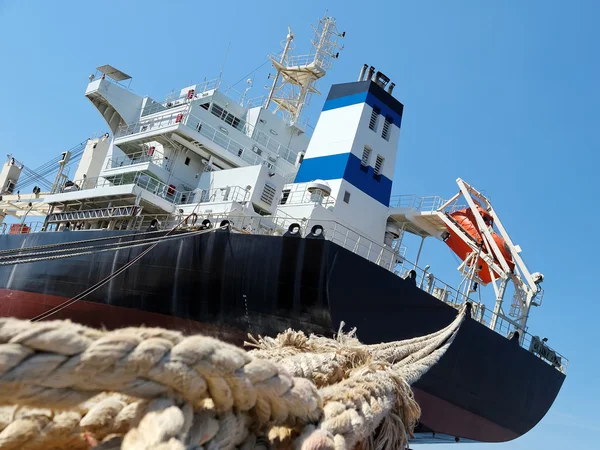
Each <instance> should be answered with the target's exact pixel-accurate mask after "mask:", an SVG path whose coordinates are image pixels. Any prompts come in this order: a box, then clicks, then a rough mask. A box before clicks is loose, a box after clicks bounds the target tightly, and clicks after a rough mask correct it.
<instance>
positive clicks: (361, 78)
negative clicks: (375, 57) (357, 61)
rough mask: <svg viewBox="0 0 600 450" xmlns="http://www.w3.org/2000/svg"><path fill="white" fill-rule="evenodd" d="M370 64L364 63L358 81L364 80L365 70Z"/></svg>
mask: <svg viewBox="0 0 600 450" xmlns="http://www.w3.org/2000/svg"><path fill="white" fill-rule="evenodd" d="M367 67H369V65H368V64H363V66H362V69H360V74H359V75H358V81H362V80H363V78H364V77H365V72H366V71H367Z"/></svg>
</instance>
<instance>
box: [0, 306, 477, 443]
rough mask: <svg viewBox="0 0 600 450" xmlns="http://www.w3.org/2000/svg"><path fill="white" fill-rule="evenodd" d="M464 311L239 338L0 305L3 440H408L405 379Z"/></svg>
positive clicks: (418, 372) (436, 352) (412, 413)
mask: <svg viewBox="0 0 600 450" xmlns="http://www.w3.org/2000/svg"><path fill="white" fill-rule="evenodd" d="M464 317H465V312H464V310H462V311H461V312H460V313H459V314H458V316H457V318H456V319H455V320H454V321H453V322H452V323H451V324H450V325H448V326H447V327H446V328H444V329H443V330H440V331H439V332H436V333H433V334H430V335H428V336H424V337H419V338H415V339H411V340H406V341H398V342H395V343H387V344H377V345H363V344H361V343H360V342H359V341H358V339H357V338H356V337H355V333H354V332H351V333H348V334H344V333H341V332H340V333H339V335H338V336H337V338H336V339H328V338H324V337H319V336H314V335H311V336H306V335H305V334H304V333H302V332H296V331H291V330H288V331H286V332H284V333H282V334H280V335H279V336H277V337H276V338H262V337H259V338H258V339H253V340H252V343H251V344H250V345H252V346H254V347H255V349H254V350H251V351H249V352H245V351H243V350H241V349H239V348H237V347H234V346H232V345H230V344H227V343H224V342H221V341H219V340H216V339H213V338H210V337H206V336H199V335H196V336H184V335H183V334H181V333H179V332H176V331H169V330H163V329H158V328H124V329H120V330H115V331H100V330H95V329H91V328H88V327H84V326H81V325H78V324H74V323H71V322H69V321H51V322H37V323H31V322H28V321H21V320H16V319H10V318H5V319H0V405H5V406H1V407H0V449H2V450H3V449H24V450H36V449H46V450H47V449H51V450H53V449H55V450H59V449H76V450H77V449H80V448H81V449H89V448H91V447H93V448H94V449H104V450H107V449H118V448H122V449H124V450H151V449H152V450H159V449H160V450H176V449H177V450H180V449H198V450H199V449H204V450H208V449H211V450H216V449H221V450H223V449H244V450H250V449H265V450H266V449H268V448H269V449H290V450H291V449H300V450H325V449H332V450H333V449H336V450H342V449H346V450H351V449H399V448H400V449H401V448H405V447H406V445H407V442H408V438H409V436H411V433H412V430H413V428H414V426H415V424H416V422H417V420H418V418H419V416H420V409H419V406H418V405H417V403H416V402H415V400H414V397H413V395H412V391H411V389H410V384H412V383H414V382H415V381H417V380H418V379H419V378H420V377H421V376H422V375H423V374H424V373H425V372H426V371H427V370H429V369H430V368H431V367H432V366H433V364H435V363H436V362H437V361H438V360H439V358H441V356H442V355H443V354H444V353H445V351H446V350H447V348H448V346H449V345H450V344H451V342H452V340H453V339H454V337H455V336H456V333H457V331H458V329H459V327H460V324H461V323H462V321H463V319H464Z"/></svg>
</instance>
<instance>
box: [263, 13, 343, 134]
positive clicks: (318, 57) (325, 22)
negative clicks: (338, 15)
mask: <svg viewBox="0 0 600 450" xmlns="http://www.w3.org/2000/svg"><path fill="white" fill-rule="evenodd" d="M313 29H314V31H315V36H314V38H313V40H312V41H311V43H312V46H313V48H314V52H313V53H309V54H308V55H302V56H292V55H291V50H292V48H291V44H292V41H293V40H294V33H292V30H291V29H290V28H289V27H288V34H287V37H286V40H285V43H284V44H283V51H282V52H281V54H279V55H271V56H269V58H270V60H271V63H272V64H273V67H275V69H276V70H277V73H276V74H275V76H274V78H273V84H272V85H271V88H270V91H269V95H268V97H267V100H266V102H265V109H268V108H269V107H270V106H271V104H272V103H274V104H275V105H277V106H276V107H275V112H281V113H282V115H283V117H284V118H285V119H286V120H287V121H288V123H289V124H290V125H293V124H296V123H298V120H299V118H300V115H301V113H302V108H303V107H304V106H305V105H307V104H308V103H309V101H310V96H311V95H312V94H313V93H315V94H319V91H318V90H317V89H316V86H315V85H316V82H317V80H318V79H320V78H322V77H324V76H325V74H326V73H327V70H329V69H330V68H331V67H332V66H333V63H334V61H335V60H336V59H337V57H338V55H339V51H340V50H342V49H343V46H342V45H340V44H339V43H338V40H339V39H340V38H343V37H344V36H345V34H346V33H340V32H338V30H337V27H336V23H335V19H334V18H333V17H328V16H325V17H324V18H322V19H319V22H318V24H317V26H315V27H313Z"/></svg>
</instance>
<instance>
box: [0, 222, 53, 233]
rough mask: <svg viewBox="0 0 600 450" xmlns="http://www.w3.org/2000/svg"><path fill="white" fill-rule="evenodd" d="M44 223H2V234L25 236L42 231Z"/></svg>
mask: <svg viewBox="0 0 600 450" xmlns="http://www.w3.org/2000/svg"><path fill="white" fill-rule="evenodd" d="M43 225H44V222H39V221H37V222H25V223H12V224H9V223H3V224H2V232H1V233H2V234H27V233H37V232H38V231H41V230H42V227H43Z"/></svg>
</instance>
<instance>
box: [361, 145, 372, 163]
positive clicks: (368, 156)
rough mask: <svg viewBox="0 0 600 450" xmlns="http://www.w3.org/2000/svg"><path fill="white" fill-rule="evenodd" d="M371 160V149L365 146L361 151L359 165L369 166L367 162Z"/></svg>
mask: <svg viewBox="0 0 600 450" xmlns="http://www.w3.org/2000/svg"><path fill="white" fill-rule="evenodd" d="M370 160H371V149H370V148H369V147H367V146H366V145H365V148H364V149H363V154H362V159H361V160H360V165H361V166H363V167H367V166H368V165H369V161H370Z"/></svg>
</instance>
